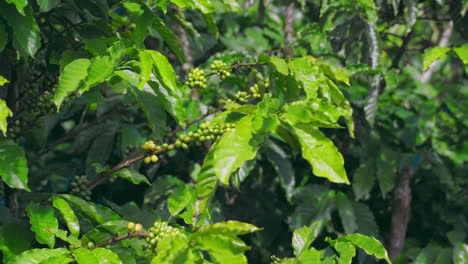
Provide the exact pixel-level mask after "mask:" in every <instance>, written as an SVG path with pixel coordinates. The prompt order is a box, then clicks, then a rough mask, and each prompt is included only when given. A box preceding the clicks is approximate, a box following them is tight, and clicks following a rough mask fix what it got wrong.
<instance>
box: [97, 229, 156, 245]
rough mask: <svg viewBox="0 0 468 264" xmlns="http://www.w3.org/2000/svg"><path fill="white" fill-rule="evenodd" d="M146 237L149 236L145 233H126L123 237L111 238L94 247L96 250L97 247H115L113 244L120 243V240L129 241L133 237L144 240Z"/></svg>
mask: <svg viewBox="0 0 468 264" xmlns="http://www.w3.org/2000/svg"><path fill="white" fill-rule="evenodd" d="M148 236H149V235H148V234H147V233H144V232H138V233H128V234H127V235H125V236H118V237H113V238H111V239H109V240H107V241H106V242H102V243H100V244H97V245H96V246H95V247H96V248H98V247H105V246H108V245H115V243H117V242H119V241H122V240H125V239H131V238H134V237H138V238H139V239H142V238H146V237H148Z"/></svg>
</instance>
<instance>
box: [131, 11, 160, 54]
mask: <svg viewBox="0 0 468 264" xmlns="http://www.w3.org/2000/svg"><path fill="white" fill-rule="evenodd" d="M123 5H124V6H125V8H126V9H127V10H128V13H129V14H130V17H131V18H132V20H133V21H134V22H135V31H133V34H132V39H133V41H134V43H135V45H136V47H137V48H143V47H144V46H145V45H144V40H145V38H146V36H148V35H149V34H150V27H151V24H153V21H154V20H155V18H156V17H155V16H154V14H153V13H152V12H151V10H149V9H148V7H146V6H145V5H140V4H138V3H131V2H124V3H123Z"/></svg>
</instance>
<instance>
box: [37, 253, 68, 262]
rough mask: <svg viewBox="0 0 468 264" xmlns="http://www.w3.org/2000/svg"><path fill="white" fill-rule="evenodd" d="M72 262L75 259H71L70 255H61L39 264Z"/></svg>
mask: <svg viewBox="0 0 468 264" xmlns="http://www.w3.org/2000/svg"><path fill="white" fill-rule="evenodd" d="M72 261H73V259H72V258H69V257H68V255H61V256H56V257H51V258H48V259H46V260H43V261H41V262H40V263H39V264H67V263H70V262H72Z"/></svg>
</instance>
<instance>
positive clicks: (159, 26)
mask: <svg viewBox="0 0 468 264" xmlns="http://www.w3.org/2000/svg"><path fill="white" fill-rule="evenodd" d="M153 26H154V29H156V31H158V33H159V35H161V37H162V38H163V39H164V42H166V44H167V45H168V46H169V48H170V49H171V50H172V52H174V54H175V55H176V57H177V59H178V60H179V61H180V62H181V63H185V53H184V50H183V49H182V47H181V46H180V42H179V38H178V37H177V36H176V35H175V34H174V33H172V31H171V30H169V27H168V26H166V24H164V21H162V20H161V19H159V18H155V19H154V23H153Z"/></svg>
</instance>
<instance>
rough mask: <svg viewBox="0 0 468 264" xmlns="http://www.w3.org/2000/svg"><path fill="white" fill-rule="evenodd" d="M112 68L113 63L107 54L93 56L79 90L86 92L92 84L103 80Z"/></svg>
mask: <svg viewBox="0 0 468 264" xmlns="http://www.w3.org/2000/svg"><path fill="white" fill-rule="evenodd" d="M113 70H114V64H113V61H112V59H111V57H109V56H102V57H94V58H92V59H91V62H90V65H89V67H88V74H87V75H86V78H85V79H84V83H83V86H82V87H81V88H80V92H86V91H88V90H89V89H90V88H92V87H93V86H95V85H97V84H100V83H102V82H104V81H105V79H106V78H108V77H109V75H110V74H111V73H112V71H113Z"/></svg>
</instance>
